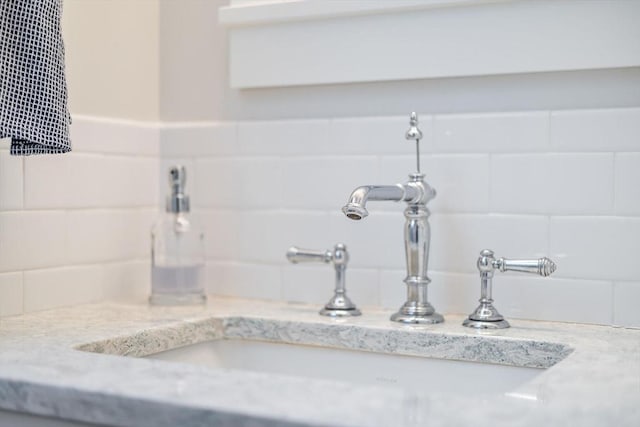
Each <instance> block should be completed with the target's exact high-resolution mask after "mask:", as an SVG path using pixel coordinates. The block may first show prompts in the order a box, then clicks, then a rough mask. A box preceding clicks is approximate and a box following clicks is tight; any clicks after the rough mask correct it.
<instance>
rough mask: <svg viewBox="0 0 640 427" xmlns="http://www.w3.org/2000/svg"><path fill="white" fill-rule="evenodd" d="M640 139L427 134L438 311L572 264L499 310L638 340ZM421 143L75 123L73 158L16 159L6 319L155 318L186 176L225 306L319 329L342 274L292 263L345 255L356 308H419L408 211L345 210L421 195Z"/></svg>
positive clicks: (6, 228) (530, 115)
mask: <svg viewBox="0 0 640 427" xmlns="http://www.w3.org/2000/svg"><path fill="white" fill-rule="evenodd" d="M639 123H640V108H627V109H610V110H582V111H580V110H574V111H558V112H516V113H488V114H487V113H482V114H459V115H438V116H429V115H421V116H420V128H421V129H422V131H423V135H424V137H423V140H422V144H421V145H422V146H421V148H422V153H423V155H422V158H421V166H422V170H423V172H424V173H425V174H426V180H427V182H428V183H430V184H431V185H432V186H433V187H434V188H435V189H436V191H437V192H438V195H437V197H436V198H435V199H434V200H433V201H431V202H430V203H429V209H430V210H431V211H432V216H431V218H430V224H431V231H432V239H431V246H430V265H429V277H430V278H431V279H432V283H431V285H430V286H429V299H430V301H431V302H432V303H433V304H434V305H435V307H436V309H437V310H438V311H439V312H442V313H452V312H457V313H462V314H468V313H470V312H471V310H473V309H474V308H475V306H476V305H477V300H478V297H479V280H478V273H477V270H476V260H477V257H478V253H479V251H480V250H481V249H484V248H489V249H493V250H494V251H495V252H496V255H497V256H504V257H513V258H515V257H527V258H528V257H539V256H544V255H546V256H550V257H551V258H552V259H554V260H555V261H556V262H557V264H558V271H557V272H556V273H555V274H554V276H552V277H551V278H544V279H543V278H536V277H533V276H520V275H515V274H497V275H496V277H495V280H494V283H495V289H494V296H495V299H496V306H497V307H498V309H499V310H500V311H501V312H502V313H503V314H504V315H505V316H506V317H507V318H536V319H545V320H561V321H573V322H588V323H605V324H611V323H613V324H617V325H621V326H632V327H638V326H639V325H640V321H638V319H637V315H636V314H635V313H636V311H634V307H633V305H632V303H631V301H635V300H637V299H638V298H637V297H636V296H637V294H638V292H639V291H638V289H640V285H638V284H639V283H640V282H639V278H640V263H637V262H636V258H637V255H638V254H639V253H640V243H638V242H640V218H638V215H639V214H640V193H638V191H637V187H638V185H637V183H638V182H639V181H640V175H639V173H638V172H637V171H638V170H640V124H639ZM407 128H408V121H407V118H406V117H404V116H402V117H398V116H391V117H365V118H334V119H320V120H313V119H312V120H288V121H287V120H281V121H269V122H242V123H232V122H230V123H177V124H154V123H151V124H142V123H135V122H126V121H117V120H93V119H91V118H87V117H77V118H74V125H73V127H72V138H73V145H74V152H73V153H71V154H65V155H61V156H31V157H28V158H24V159H23V158H19V157H10V156H9V155H8V151H7V149H6V148H3V149H0V178H2V180H0V186H2V187H1V188H0V190H2V191H0V211H2V212H0V272H4V273H3V274H0V316H6V315H11V314H18V313H20V312H22V311H23V310H25V311H33V310H41V309H46V308H53V307H57V306H60V305H68V304H75V303H80V302H88V301H94V300H100V299H112V300H121V301H122V300H124V301H136V302H141V303H144V302H145V301H146V299H147V297H148V294H149V287H150V273H149V245H150V235H149V233H150V227H151V224H152V222H153V220H154V219H155V217H156V214H157V212H158V210H162V209H164V199H165V196H166V193H167V170H166V169H167V168H168V167H169V166H170V165H173V164H175V163H184V164H185V165H186V166H187V169H188V180H187V192H188V193H189V195H190V196H191V204H192V209H193V211H194V215H195V216H196V217H197V218H198V219H199V220H201V222H202V223H203V225H204V227H205V236H206V251H207V252H206V253H207V259H208V268H207V273H208V275H209V279H208V284H209V290H210V291H211V292H213V293H217V294H221V295H235V296H240V297H249V298H265V299H273V300H280V299H284V300H290V301H302V302H308V303H312V304H317V305H318V309H320V307H321V306H322V305H323V304H324V303H326V302H327V301H328V299H329V297H330V296H331V294H332V290H333V286H334V272H333V269H332V267H331V266H330V265H319V264H318V265H291V264H289V263H288V262H287V260H286V257H285V253H286V250H287V249H288V248H289V247H290V246H292V245H297V246H300V247H304V248H309V249H317V250H323V249H330V248H332V246H333V245H334V244H335V243H337V242H343V243H345V244H346V245H347V247H348V249H349V253H350V256H351V260H350V263H349V268H348V271H347V289H348V292H349V295H350V296H351V297H352V299H353V300H354V302H355V303H356V304H357V305H358V306H360V307H363V306H364V307H366V306H370V305H382V306H384V307H387V308H391V309H393V310H395V309H397V308H398V307H399V306H400V305H401V304H402V303H403V302H404V300H405V298H406V286H405V284H404V283H403V279H404V277H405V275H406V272H405V255H404V243H403V230H404V222H405V219H404V217H403V215H402V211H403V210H404V208H405V204H404V203H388V202H385V203H379V202H370V203H369V204H368V206H367V208H368V209H369V211H370V215H369V216H368V217H367V218H365V219H364V220H362V221H352V220H349V219H347V218H346V217H345V216H344V215H343V214H342V212H340V208H341V207H342V206H343V205H344V204H345V203H346V201H347V199H348V196H349V194H350V193H351V191H353V190H354V189H355V188H356V187H358V186H360V185H367V184H394V183H403V182H405V181H406V179H407V174H408V173H410V172H413V171H414V169H415V158H414V146H413V144H412V143H410V142H407V141H406V140H405V139H404V132H405V131H406V130H407ZM23 209H24V210H25V211H23ZM613 215H620V216H613ZM24 269H27V270H26V271H24ZM23 276H24V282H23ZM614 282H615V283H614Z"/></svg>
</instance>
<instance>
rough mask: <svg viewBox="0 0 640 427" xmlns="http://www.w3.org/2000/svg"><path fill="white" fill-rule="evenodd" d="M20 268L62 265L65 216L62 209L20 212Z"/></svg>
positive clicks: (64, 242)
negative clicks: (21, 256)
mask: <svg viewBox="0 0 640 427" xmlns="http://www.w3.org/2000/svg"><path fill="white" fill-rule="evenodd" d="M21 215H22V226H23V234H22V242H21V247H22V250H23V254H24V258H23V262H22V268H25V269H33V268H44V267H54V266H58V265H64V264H65V263H66V262H67V254H66V252H65V251H64V248H65V246H66V237H67V227H66V225H67V217H66V214H65V212H64V211H35V212H28V211H27V212H23V213H22V214H21Z"/></svg>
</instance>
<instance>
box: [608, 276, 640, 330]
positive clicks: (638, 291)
mask: <svg viewBox="0 0 640 427" xmlns="http://www.w3.org/2000/svg"><path fill="white" fill-rule="evenodd" d="M638 301H640V281H637V282H615V283H614V284H613V313H614V316H613V324H614V325H616V326H625V327H632V328H640V310H638Z"/></svg>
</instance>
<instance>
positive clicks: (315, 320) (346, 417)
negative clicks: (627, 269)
mask: <svg viewBox="0 0 640 427" xmlns="http://www.w3.org/2000/svg"><path fill="white" fill-rule="evenodd" d="M248 307H250V308H251V309H250V313H249V314H244V311H245V310H246V309H247V308H248ZM363 311H364V314H363V316H360V317H356V318H348V319H337V320H336V319H329V318H324V317H321V316H318V315H317V307H312V306H307V305H299V304H285V303H269V302H264V301H247V300H238V299H212V300H211V301H210V302H209V303H208V304H207V306H205V307H182V308H178V307H176V308H160V307H148V306H146V305H116V304H94V305H84V306H76V307H72V308H68V309H59V310H53V311H47V312H41V313H36V314H32V315H27V316H19V317H10V318H5V319H2V320H0V408H2V409H6V410H11V411H21V412H28V413H32V414H38V415H43V416H49V417H56V418H62V419H68V420H77V421H83V422H89V423H91V422H95V423H98V424H103V425H112V426H130V427H146V426H149V427H151V426H153V427H165V426H166V427H174V426H181V427H200V426H203V427H204V426H214V425H215V426H279V425H285V426H286V425H291V426H302V425H308V426H374V427H375V426H385V427H388V426H422V425H430V426H431V425H445V426H448V425H451V426H455V425H460V426H462V425H464V426H468V425H477V424H481V425H485V424H486V425H496V426H541V425H544V426H566V425H580V426H609V425H616V426H633V427H637V426H639V425H640V330H631V329H621V328H612V327H604V326H591V325H577V324H568V323H550V322H535V321H518V320H512V319H510V321H511V324H512V328H510V329H506V330H500V331H475V330H471V329H468V328H464V327H462V326H461V322H462V320H463V317H462V316H457V315H448V316H446V322H445V323H444V324H441V325H429V326H406V325H400V324H395V323H392V322H390V321H389V320H388V318H389V315H390V312H386V311H381V310H373V309H369V310H366V309H365V310H363ZM225 338H237V339H259V340H270V341H279V342H289V343H301V344H307V345H321V346H330V347H340V348H348V349H355V350H363V351H374V352H384V353H400V354H408V355H423V356H426V357H432V358H440V359H452V360H465V361H472V362H489V363H499V364H505V365H515V366H527V367H535V368H546V369H545V370H544V371H543V372H542V373H541V374H540V375H537V376H536V377H535V378H534V379H533V380H531V381H530V382H528V383H526V384H524V385H522V386H521V387H520V389H519V390H517V391H518V393H514V394H512V395H496V394H491V393H482V384H477V383H476V382H474V379H473V378H469V387H470V388H475V389H477V390H478V392H477V393H466V394H464V395H460V394H452V393H445V392H439V391H438V390H432V389H430V387H429V384H425V385H424V388H423V389H420V391H419V392H416V391H415V390H413V391H410V390H405V389H402V388H400V387H395V386H388V387H385V386H366V385H359V384H351V383H346V382H339V381H332V380H320V379H310V378H299V377H291V376H282V375H275V374H267V373H259V372H249V371H239V370H226V369H212V368H206V367H202V366H196V365H190V364H183V363H173V362H165V361H159V360H151V359H143V358H139V357H140V356H146V355H150V354H154V353H158V352H161V351H164V350H168V349H173V348H177V347H180V346H184V345H188V344H195V343H200V342H204V341H209V340H215V339H225ZM123 356H128V357H123ZM518 395H522V396H527V398H525V399H519V398H516V397H517V396H518ZM514 396H516V397H514Z"/></svg>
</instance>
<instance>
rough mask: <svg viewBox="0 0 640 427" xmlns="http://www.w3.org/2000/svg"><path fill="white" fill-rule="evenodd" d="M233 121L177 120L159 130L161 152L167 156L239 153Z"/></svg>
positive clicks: (164, 156)
mask: <svg viewBox="0 0 640 427" xmlns="http://www.w3.org/2000/svg"><path fill="white" fill-rule="evenodd" d="M236 131H237V128H236V125H235V123H179V124H171V125H166V126H163V127H162V128H161V131H160V155H161V156H162V158H167V157H193V156H198V157H200V156H231V155H234V154H238V152H239V149H238V144H237V139H236Z"/></svg>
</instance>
